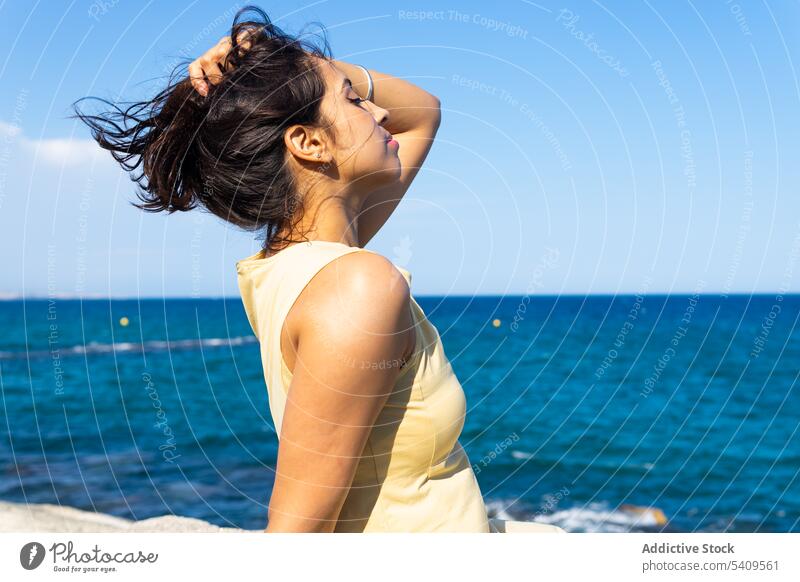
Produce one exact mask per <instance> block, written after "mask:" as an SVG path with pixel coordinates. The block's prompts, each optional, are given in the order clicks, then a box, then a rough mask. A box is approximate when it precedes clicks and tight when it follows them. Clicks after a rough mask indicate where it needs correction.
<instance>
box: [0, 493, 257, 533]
mask: <svg viewBox="0 0 800 582" xmlns="http://www.w3.org/2000/svg"><path fill="white" fill-rule="evenodd" d="M244 531H245V530H241V529H236V528H229V527H219V526H216V525H212V524H210V523H207V522H205V521H203V520H200V519H194V518H191V517H178V516H175V515H165V516H162V517H153V518H150V519H144V520H142V521H131V520H129V519H123V518H120V517H114V516H111V515H106V514H104V513H95V512H92V511H82V510H80V509H75V508H74V507H67V506H59V505H50V504H31V505H25V504H24V503H8V502H5V501H0V532H2V533H11V532H52V533H88V532H123V533H124V532H130V533H142V532H211V533H238V532H244Z"/></svg>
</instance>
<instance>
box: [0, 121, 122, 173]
mask: <svg viewBox="0 0 800 582" xmlns="http://www.w3.org/2000/svg"><path fill="white" fill-rule="evenodd" d="M0 137H2V138H3V139H5V140H6V141H12V140H19V144H20V147H21V148H22V149H23V150H24V152H25V155H26V156H28V157H29V158H30V159H33V160H36V162H37V163H45V164H48V165H52V166H58V167H61V166H80V165H81V164H85V163H94V162H95V161H96V160H95V156H97V155H98V154H105V152H104V151H103V149H102V148H100V146H98V145H97V143H96V142H95V141H94V140H91V139H71V138H50V139H30V138H28V137H26V136H25V135H24V133H23V132H22V129H21V128H20V127H19V126H18V125H14V124H11V123H6V122H4V121H0ZM106 156H107V157H109V158H110V156H108V154H105V155H104V157H106Z"/></svg>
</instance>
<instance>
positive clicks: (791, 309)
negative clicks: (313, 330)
mask: <svg viewBox="0 0 800 582" xmlns="http://www.w3.org/2000/svg"><path fill="white" fill-rule="evenodd" d="M417 301H418V302H419V303H420V305H421V306H422V307H423V309H424V310H425V312H426V313H427V315H428V318H429V319H430V320H431V321H432V322H433V323H434V325H436V326H437V328H438V329H439V332H440V334H441V337H442V341H443V342H444V346H445V352H446V353H447V355H448V357H449V358H450V360H451V362H452V364H453V367H454V370H455V372H456V374H457V376H458V377H459V379H460V380H461V383H462V385H463V386H464V391H465V393H466V398H467V407H468V412H467V418H466V424H465V426H464V431H463V433H462V435H461V443H462V444H463V446H464V448H465V449H466V451H467V453H468V454H469V457H470V460H471V462H472V464H473V467H474V469H475V472H476V475H477V478H478V482H479V484H480V487H481V490H482V492H483V494H484V498H485V500H486V505H487V507H488V508H489V510H490V513H491V514H492V515H498V516H501V517H505V518H511V519H521V520H536V521H542V522H548V523H555V524H557V525H560V526H561V527H563V528H565V529H567V530H568V531H614V532H618V531H666V532H694V531H702V532H722V531H728V532H790V531H794V532H796V531H800V479H799V478H798V475H800V434H798V427H800V390H798V387H797V381H798V374H799V373H800V331H798V328H797V323H798V317H799V316H800V296H792V295H778V296H776V295H763V296H742V295H731V296H720V295H670V296H664V295H646V296H636V295H617V296H589V297H582V296H550V297H548V296H536V297H528V296H525V297H510V296H509V297H474V298H471V297H452V296H451V297H446V298H442V297H417ZM123 318H127V325H123V324H122V323H121V321H125V320H123ZM0 330H2V335H1V336H0V388H1V389H2V406H1V407H0V415H2V418H0V499H2V500H6V501H15V502H28V503H56V504H62V505H70V506H75V507H79V508H82V509H88V510H96V511H102V512H107V513H111V514H114V515H118V516H122V517H126V518H131V519H145V518H148V517H153V516H157V515H163V514H168V513H173V514H177V515H185V516H191V517H196V518H201V519H204V520H207V521H210V522H212V523H215V524H218V525H221V526H235V527H242V528H248V529H257V528H263V527H265V525H266V514H267V505H268V502H269V495H270V491H271V487H272V481H273V475H274V467H275V462H276V453H277V439H276V436H275V430H274V427H273V424H272V419H271V416H270V413H269V408H268V402H267V392H266V387H265V385H264V380H263V375H262V368H261V361H260V357H259V346H258V343H257V342H256V340H255V338H254V337H253V335H252V332H251V330H250V327H249V325H248V322H247V319H246V317H245V313H244V310H243V307H242V304H241V301H240V300H239V299H238V298H231V299H217V300H215V299H166V300H164V299H146V300H84V301H80V300H71V299H60V298H55V299H40V300H25V301H22V300H20V301H3V302H0Z"/></svg>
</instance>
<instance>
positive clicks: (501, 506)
mask: <svg viewBox="0 0 800 582" xmlns="http://www.w3.org/2000/svg"><path fill="white" fill-rule="evenodd" d="M485 505H486V509H487V513H488V514H489V517H498V518H500V519H506V520H517V521H536V522H539V523H549V524H552V525H557V526H558V527H560V528H563V529H565V530H566V531H568V532H651V531H659V530H661V529H662V528H664V529H665V530H669V527H665V526H667V525H668V524H667V523H666V519H665V517H664V514H663V513H662V512H661V510H659V509H657V508H654V507H638V506H634V505H621V506H619V507H616V508H614V507H612V506H611V505H610V504H608V503H606V502H601V501H598V502H592V503H589V504H586V505H576V506H574V507H568V508H565V509H559V510H557V511H553V512H552V513H531V512H530V511H526V510H525V509H524V508H519V509H515V508H514V506H515V505H517V504H516V503H515V501H514V500H511V501H507V500H500V499H493V500H487V501H486V502H485Z"/></svg>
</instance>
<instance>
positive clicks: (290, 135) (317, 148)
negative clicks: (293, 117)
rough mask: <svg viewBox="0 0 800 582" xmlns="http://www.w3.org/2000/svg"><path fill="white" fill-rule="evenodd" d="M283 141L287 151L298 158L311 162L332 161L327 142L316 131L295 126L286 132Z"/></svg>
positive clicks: (302, 126)
mask: <svg viewBox="0 0 800 582" xmlns="http://www.w3.org/2000/svg"><path fill="white" fill-rule="evenodd" d="M283 140H284V143H285V144H286V149H288V150H289V152H290V153H291V154H292V155H293V156H295V157H296V158H300V159H302V160H307V161H309V162H327V161H329V159H330V154H329V153H328V150H327V148H326V147H325V142H324V141H323V140H322V136H321V135H320V133H319V131H318V130H316V129H312V128H308V127H306V126H304V125H293V126H291V127H289V128H288V129H287V130H286V131H285V132H284V134H283Z"/></svg>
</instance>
